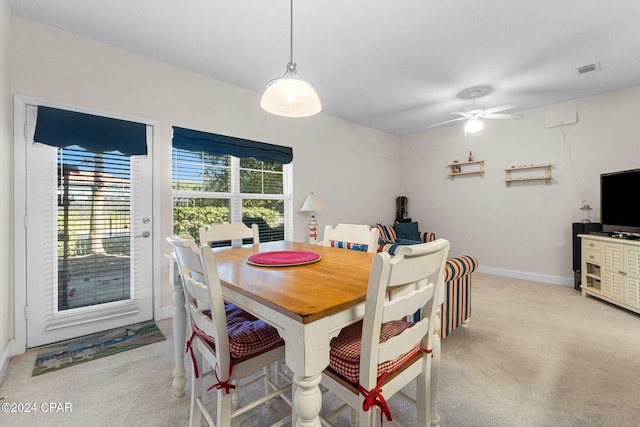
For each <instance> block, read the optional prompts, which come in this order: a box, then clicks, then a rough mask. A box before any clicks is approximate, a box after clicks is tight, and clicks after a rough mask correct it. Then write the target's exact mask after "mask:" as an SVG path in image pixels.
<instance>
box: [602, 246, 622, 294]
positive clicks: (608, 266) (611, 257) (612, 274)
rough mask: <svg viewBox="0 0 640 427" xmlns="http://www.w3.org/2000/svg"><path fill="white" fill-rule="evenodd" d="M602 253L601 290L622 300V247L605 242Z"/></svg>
mask: <svg viewBox="0 0 640 427" xmlns="http://www.w3.org/2000/svg"><path fill="white" fill-rule="evenodd" d="M603 255H604V260H603V267H604V272H603V275H602V292H603V293H605V294H607V295H608V296H610V297H612V298H616V299H619V300H621V301H622V300H624V283H623V281H624V276H623V274H624V268H623V266H624V264H623V255H624V252H623V247H622V245H616V244H608V243H605V245H604V250H603Z"/></svg>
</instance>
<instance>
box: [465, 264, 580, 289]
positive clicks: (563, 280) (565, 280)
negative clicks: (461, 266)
mask: <svg viewBox="0 0 640 427" xmlns="http://www.w3.org/2000/svg"><path fill="white" fill-rule="evenodd" d="M476 271H478V272H479V273H485V274H493V275H495V276H504V277H513V278H514V279H523V280H532V281H534V282H542V283H549V284H551V285H562V286H573V278H571V277H558V276H549V275H546V274H538V273H531V272H528V271H517V270H507V269H504V268H494V267H484V266H479V267H478V269H477V270H476Z"/></svg>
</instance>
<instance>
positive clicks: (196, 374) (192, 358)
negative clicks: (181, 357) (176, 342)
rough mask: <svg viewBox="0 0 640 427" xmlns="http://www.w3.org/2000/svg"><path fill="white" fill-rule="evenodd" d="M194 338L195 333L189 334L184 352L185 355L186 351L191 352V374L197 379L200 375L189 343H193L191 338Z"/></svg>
mask: <svg viewBox="0 0 640 427" xmlns="http://www.w3.org/2000/svg"><path fill="white" fill-rule="evenodd" d="M195 336H196V331H193V332H192V333H191V338H189V340H188V341H187V349H186V350H185V351H184V352H185V353H186V352H187V351H189V352H191V363H192V364H193V373H194V374H195V376H196V378H199V377H200V375H199V374H198V364H197V363H196V356H195V354H193V346H192V345H191V342H192V341H193V338H194V337H195Z"/></svg>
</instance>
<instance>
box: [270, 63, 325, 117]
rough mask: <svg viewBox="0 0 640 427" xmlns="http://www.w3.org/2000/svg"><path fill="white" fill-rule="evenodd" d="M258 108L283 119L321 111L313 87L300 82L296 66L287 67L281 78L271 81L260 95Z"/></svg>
mask: <svg viewBox="0 0 640 427" xmlns="http://www.w3.org/2000/svg"><path fill="white" fill-rule="evenodd" d="M260 106H261V107H262V108H263V109H264V110H265V111H268V112H269V113H271V114H276V115H278V116H284V117H308V116H313V115H314V114H318V113H319V112H320V110H322V105H321V104H320V98H318V94H317V93H316V91H315V90H314V89H313V85H312V84H311V83H309V82H308V81H306V80H302V79H301V78H300V75H299V74H298V72H297V70H296V64H291V63H289V65H287V72H286V73H285V75H284V76H283V77H279V78H277V79H274V80H271V81H270V82H269V83H268V84H267V89H266V90H265V91H264V94H263V95H262V99H261V100H260Z"/></svg>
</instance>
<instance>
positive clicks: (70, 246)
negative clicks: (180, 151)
mask: <svg viewBox="0 0 640 427" xmlns="http://www.w3.org/2000/svg"><path fill="white" fill-rule="evenodd" d="M37 114H38V111H37V107H34V106H28V107H27V131H26V138H25V139H26V141H25V142H26V146H27V147H26V212H27V215H26V218H25V230H26V267H27V268H26V272H25V273H24V274H25V275H26V280H25V281H26V285H27V307H26V310H25V311H26V312H25V317H26V319H27V341H26V342H27V347H28V348H31V347H36V346H40V345H44V344H48V343H52V342H57V341H61V340H66V339H70V338H74V337H79V336H83V335H87V334H91V333H95V332H99V331H104V330H108V329H112V328H116V327H121V326H125V325H129V324H134V323H138V322H142V321H145V320H150V319H151V318H152V317H153V297H152V264H153V263H152V256H151V254H152V244H153V243H152V235H151V230H152V216H151V215H152V201H151V194H152V191H151V188H152V187H151V186H152V176H151V171H152V168H151V162H152V160H151V152H150V151H149V153H148V154H147V155H132V156H127V155H123V154H120V153H119V152H115V151H111V152H94V151H91V150H87V149H85V148H81V147H79V146H77V145H75V146H69V147H66V148H60V147H54V146H49V145H45V144H41V143H34V140H33V138H34V130H35V124H36V120H37ZM147 146H148V147H151V130H150V127H149V126H147ZM16 274H17V273H16Z"/></svg>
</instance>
